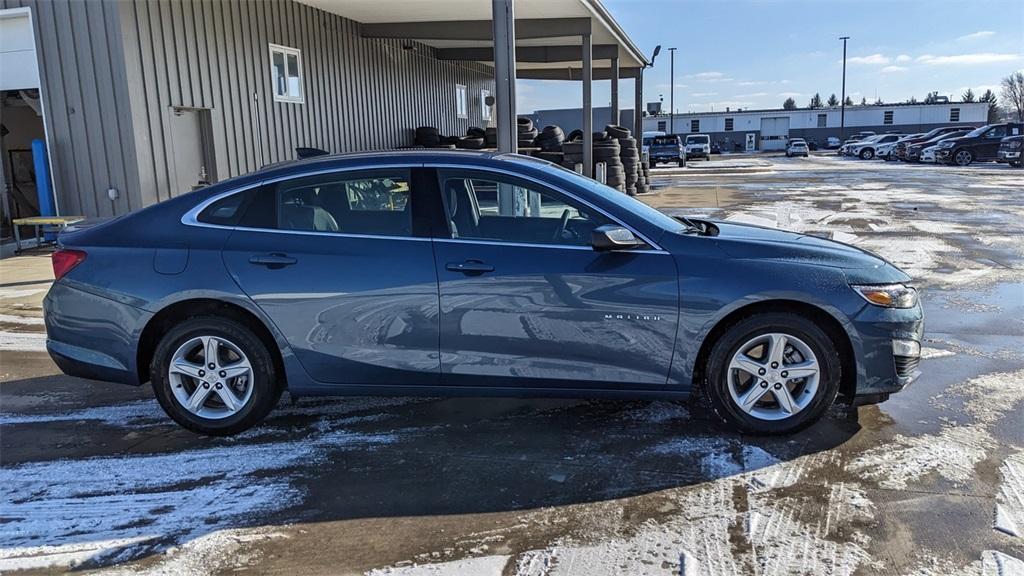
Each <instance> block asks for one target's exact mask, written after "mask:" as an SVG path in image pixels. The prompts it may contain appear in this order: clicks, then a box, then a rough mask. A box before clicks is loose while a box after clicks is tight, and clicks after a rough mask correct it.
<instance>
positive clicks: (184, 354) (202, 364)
mask: <svg viewBox="0 0 1024 576" xmlns="http://www.w3.org/2000/svg"><path fill="white" fill-rule="evenodd" d="M167 377H168V380H169V381H170V384H171V390H172V392H173V393H174V398H175V400H177V402H178V403H179V404H181V406H182V407H183V408H185V409H186V410H188V411H189V412H191V413H192V414H195V415H196V416H199V417H201V418H208V419H211V420H219V419H222V418H227V417H229V416H232V415H234V414H236V413H238V411H239V410H241V409H242V408H243V407H244V406H245V405H246V404H247V403H248V402H249V399H250V398H251V397H252V393H253V382H252V380H253V370H252V364H251V363H250V362H249V359H248V358H247V357H246V355H245V353H244V352H242V349H241V348H239V347H238V346H237V345H236V344H234V343H233V342H231V341H229V340H227V339H225V338H221V337H219V336H197V337H195V338H191V339H189V340H187V341H186V342H185V343H184V344H182V345H181V346H179V347H178V349H177V350H176V351H175V352H174V355H173V356H172V357H171V363H170V366H169V367H168V370H167Z"/></svg>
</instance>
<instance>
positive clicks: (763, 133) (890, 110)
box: [643, 102, 988, 151]
mask: <svg viewBox="0 0 1024 576" xmlns="http://www.w3.org/2000/svg"><path fill="white" fill-rule="evenodd" d="M840 114H841V111H840V108H839V107H834V108H815V109H809V108H801V109H797V110H781V109H777V110H729V109H726V110H725V111H724V112H692V113H687V114H675V115H669V114H658V115H654V116H647V117H645V118H644V120H643V124H644V131H645V132H648V131H662V132H665V133H669V132H674V133H676V134H683V135H685V134H698V133H699V134H708V135H710V136H711V140H712V142H715V143H718V144H719V145H720V146H721V147H722V150H723V151H733V150H782V149H784V148H785V147H786V143H787V141H788V140H789V139H790V138H804V139H806V140H807V141H808V142H810V141H814V142H817V143H819V144H822V145H823V144H824V143H825V141H826V139H827V138H828V137H829V136H835V137H837V138H842V137H844V136H849V135H851V134H856V133H857V132H861V131H872V132H876V133H879V134H881V133H884V132H902V133H907V134H909V133H916V132H926V131H928V130H931V129H932V128H938V127H940V126H948V125H951V124H955V125H970V126H981V125H983V124H985V123H986V120H987V117H988V104H987V103H985V102H949V103H941V104H886V105H867V106H847V107H846V122H845V130H844V131H843V134H840Z"/></svg>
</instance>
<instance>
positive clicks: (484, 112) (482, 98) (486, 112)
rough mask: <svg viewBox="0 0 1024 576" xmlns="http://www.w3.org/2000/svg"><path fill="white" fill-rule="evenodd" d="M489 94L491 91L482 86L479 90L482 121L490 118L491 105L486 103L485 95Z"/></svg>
mask: <svg viewBox="0 0 1024 576" xmlns="http://www.w3.org/2000/svg"><path fill="white" fill-rule="evenodd" d="M490 95H491V91H490V90H488V89H486V88H484V89H482V90H480V110H481V111H482V114H481V116H482V117H483V119H484V121H487V120H490V119H491V107H490V106H488V105H487V97H488V96H490Z"/></svg>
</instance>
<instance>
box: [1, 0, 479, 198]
mask: <svg viewBox="0 0 1024 576" xmlns="http://www.w3.org/2000/svg"><path fill="white" fill-rule="evenodd" d="M17 8H27V9H28V10H23V11H19V10H13V11H12V10H9V9H17ZM0 10H8V12H14V13H17V14H16V15H20V14H21V13H22V12H26V13H28V14H29V15H30V20H31V23H32V30H33V34H34V36H35V40H36V51H37V52H38V55H37V59H38V66H39V83H40V86H39V88H40V92H41V94H42V104H43V106H42V113H43V114H42V115H43V123H44V125H45V131H46V140H47V143H48V149H49V157H50V164H51V171H52V176H53V181H54V188H55V190H56V197H57V204H58V207H59V210H60V212H61V213H63V214H82V215H85V216H108V215H114V214H121V213H125V212H127V211H129V210H134V209H138V208H140V207H142V206H145V205H148V204H151V203H154V202H157V201H160V200H165V199H167V198H169V197H171V196H173V195H176V194H179V193H183V192H185V191H187V190H188V189H189V183H185V182H182V178H183V176H182V170H181V166H180V164H181V163H182V162H183V158H185V159H186V160H187V157H188V156H189V155H194V154H200V155H201V158H202V159H203V160H204V161H205V163H204V165H203V166H202V169H203V171H204V173H205V174H206V175H207V176H208V178H209V179H210V180H214V179H224V178H227V177H230V176H235V175H238V174H242V173H245V172H248V171H251V170H254V169H257V168H259V167H261V166H263V165H265V164H270V163H274V162H279V161H283V160H289V159H292V158H294V157H295V152H294V149H295V147H299V146H309V147H317V148H323V149H326V150H330V151H332V152H345V151H352V150H366V149H379V148H391V147H396V146H403V145H408V144H411V143H412V128H414V127H415V126H420V125H431V126H437V127H438V128H439V129H440V130H441V132H442V133H447V134H464V133H465V130H466V128H468V127H469V126H471V125H477V126H482V125H485V124H486V122H484V120H483V105H482V102H481V101H480V98H478V97H476V95H479V94H480V90H482V89H488V90H491V91H493V84H494V80H493V71H492V69H491V68H490V67H489V66H486V65H484V64H480V63H477V62H459V61H451V60H440V59H437V58H435V51H436V49H435V48H433V47H430V46H427V45H425V44H422V43H419V42H414V41H410V40H401V39H386V38H364V37H362V36H360V34H359V28H358V27H359V24H358V23H356V22H354V21H352V20H349V19H347V18H344V17H342V16H339V15H336V14H332V13H328V12H325V11H322V10H319V9H317V8H313V7H311V6H308V5H306V4H302V3H299V2H295V1H294V0H267V1H261V2H245V1H240V0H225V1H218V2H213V1H208V2H207V1H183V0H158V1H151V2H121V1H117V0H95V1H91V2H79V1H74V0H0ZM270 44H278V45H282V46H287V47H290V48H296V49H298V50H300V51H301V67H302V85H303V88H302V95H303V100H304V101H303V102H302V103H293V102H281V101H277V100H276V99H275V98H274V96H273V94H272V91H271V87H272V82H271V78H270V74H271V62H270V51H269V45H270ZM456 85H463V86H466V87H467V93H468V95H469V98H468V104H469V107H468V115H467V116H468V117H466V118H459V117H458V116H457V114H456V113H455V106H456V96H455V91H456ZM183 118H184V119H185V120H183ZM186 173H187V171H186ZM198 180H199V178H198V177H197V178H196V181H198ZM192 183H195V182H192ZM108 189H113V190H115V191H116V193H115V199H113V200H111V199H109V198H108V193H107V191H108Z"/></svg>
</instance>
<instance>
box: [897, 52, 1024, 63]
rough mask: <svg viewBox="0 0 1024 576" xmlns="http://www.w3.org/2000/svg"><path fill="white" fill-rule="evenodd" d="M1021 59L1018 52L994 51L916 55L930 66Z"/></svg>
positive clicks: (919, 60)
mask: <svg viewBox="0 0 1024 576" xmlns="http://www.w3.org/2000/svg"><path fill="white" fill-rule="evenodd" d="M1018 60H1021V55H1020V54H997V53H994V52H979V53H977V54H954V55H952V56H933V55H932V54H924V55H921V56H918V57H917V61H918V62H921V63H922V64H929V65H932V66H955V65H960V64H974V65H977V64H997V63H999V62H1016V61H1018Z"/></svg>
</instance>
